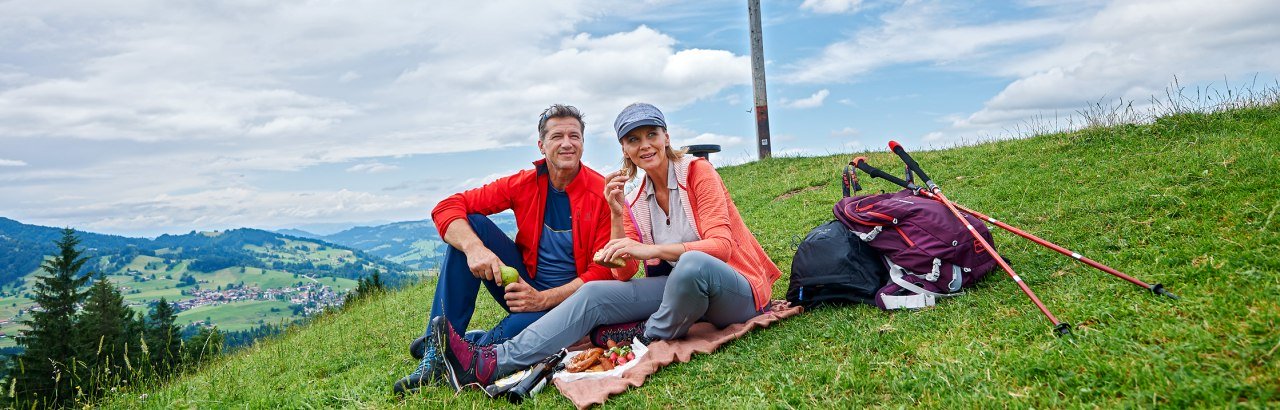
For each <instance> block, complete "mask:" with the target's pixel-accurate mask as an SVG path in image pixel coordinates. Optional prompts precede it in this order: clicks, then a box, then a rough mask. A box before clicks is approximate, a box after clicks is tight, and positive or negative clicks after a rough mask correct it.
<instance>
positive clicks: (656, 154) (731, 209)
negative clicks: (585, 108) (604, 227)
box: [432, 103, 781, 389]
mask: <svg viewBox="0 0 1280 410" xmlns="http://www.w3.org/2000/svg"><path fill="white" fill-rule="evenodd" d="M614 128H615V130H616V131H617V135H618V140H619V144H620V145H621V146H622V153H623V169H622V170H619V171H618V172H614V173H612V174H609V175H608V176H606V177H605V180H606V181H607V182H606V185H605V192H604V194H605V197H606V200H607V201H608V203H609V208H610V211H611V222H612V225H613V228H612V238H613V239H612V240H611V241H609V243H608V244H607V245H605V247H604V248H602V249H601V250H600V251H599V252H598V253H597V254H596V257H595V260H596V263H599V264H601V265H605V266H610V267H611V268H613V269H612V272H613V274H614V276H615V277H616V278H617V279H618V281H608V280H606V281H594V282H588V283H586V284H584V285H583V286H582V288H580V289H578V291H577V292H575V293H574V294H573V295H572V296H570V297H569V298H568V299H566V300H565V301H564V302H563V303H561V304H560V305H559V306H557V307H556V308H554V309H552V310H551V311H550V312H547V314H546V315H545V316H543V317H542V318H541V319H539V320H538V321H536V322H534V323H533V324H532V325H530V326H529V327H528V328H526V329H525V330H524V331H523V332H521V333H520V334H519V335H517V336H516V337H515V338H513V339H511V340H509V341H507V342H504V343H502V344H499V345H494V346H475V345H473V344H471V343H469V342H467V341H466V339H464V338H462V337H461V336H460V335H458V334H457V333H456V332H455V331H454V330H453V329H451V328H450V327H449V324H448V321H441V320H436V321H433V322H432V326H435V327H436V329H435V330H436V331H435V332H433V339H435V340H434V342H435V343H437V346H438V349H439V351H441V352H444V354H443V355H442V356H443V358H444V362H445V363H444V364H445V369H446V373H447V374H448V376H449V377H447V379H448V380H449V381H450V383H451V384H453V386H454V388H456V389H461V388H462V387H463V386H466V385H468V384H482V385H487V384H491V383H492V382H493V381H494V380H496V379H497V378H499V377H501V376H503V375H506V374H509V373H511V372H514V371H516V370H519V369H521V368H525V367H528V366H529V365H532V364H533V363H536V362H538V361H539V360H542V359H543V358H546V357H548V356H550V355H552V354H554V353H556V352H558V351H559V350H560V349H563V348H566V347H568V346H570V345H572V344H573V343H574V342H576V341H578V340H579V339H581V338H582V336H584V335H588V333H590V336H591V340H592V342H594V343H596V344H598V345H603V344H604V343H605V341H606V340H614V341H621V340H631V339H632V338H633V337H635V338H639V339H640V340H641V341H642V342H644V343H646V344H647V343H648V342H650V341H652V340H667V339H678V338H681V337H684V335H685V334H686V333H687V332H688V331H689V327H690V326H692V325H693V324H694V323H695V322H697V321H699V320H702V321H707V322H710V323H711V324H713V325H715V326H717V327H725V326H729V325H731V324H735V323H742V322H745V321H747V320H749V319H751V318H753V317H755V316H756V315H759V314H761V313H763V310H764V308H765V306H766V304H767V303H768V301H769V297H770V296H771V295H772V289H773V282H774V281H776V280H777V279H778V277H779V276H781V272H780V271H778V267H777V266H776V265H774V264H773V262H772V261H771V260H769V257H768V255H766V254H765V252H764V249H762V248H761V247H760V243H759V242H757V241H756V239H755V237H754V236H753V235H752V234H751V232H750V231H749V230H748V229H747V226H746V224H744V223H743V221H742V216H741V215H739V214H738V209H737V207H736V206H735V205H734V203H733V200H732V199H730V197H729V193H728V191H727V190H726V188H725V186H724V183H723V182H722V181H721V180H720V175H719V174H718V173H716V171H715V169H714V168H713V167H712V166H711V164H710V163H708V162H707V161H705V160H702V159H696V158H692V157H688V156H684V155H683V154H682V153H681V152H679V151H675V150H673V149H672V148H671V138H670V136H669V135H668V134H667V130H666V128H667V124H666V118H665V117H663V115H662V112H661V111H659V110H658V109H657V108H656V107H654V106H652V105H649V104H644V103H636V104H632V105H630V106H628V107H627V108H625V109H623V110H622V113H621V114H619V115H618V119H617V120H616V121H615V122H614ZM636 168H640V169H643V170H644V171H645V175H646V177H645V179H644V180H643V181H642V182H641V184H640V186H639V188H637V189H636V190H635V191H633V192H632V194H631V195H630V198H627V195H625V194H624V193H623V187H624V186H625V184H626V183H627V181H628V180H629V179H630V177H629V176H631V175H635V174H636V172H635V171H636ZM637 261H644V263H645V272H646V275H645V277H643V278H636V279H632V277H633V276H634V275H635V273H636V271H637V265H638V264H637ZM618 323H621V324H618ZM602 325H606V326H602ZM593 329H594V330H593Z"/></svg>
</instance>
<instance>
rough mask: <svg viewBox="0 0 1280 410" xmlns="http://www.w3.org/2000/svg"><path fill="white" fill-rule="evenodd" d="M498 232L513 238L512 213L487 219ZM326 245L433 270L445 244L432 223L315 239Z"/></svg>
mask: <svg viewBox="0 0 1280 410" xmlns="http://www.w3.org/2000/svg"><path fill="white" fill-rule="evenodd" d="M490 219H492V220H493V222H494V224H495V225H497V226H498V228H500V229H502V230H503V231H504V232H507V234H508V235H510V236H513V237H514V235H515V232H516V223H515V217H514V216H513V215H511V213H509V212H508V213H500V214H496V215H492V216H490ZM318 239H322V240H325V241H328V242H332V243H336V244H340V245H343V246H347V247H350V248H352V249H359V250H362V251H364V252H366V253H368V254H370V255H373V256H377V257H381V258H383V259H386V260H388V261H391V262H395V263H398V264H402V265H404V266H407V267H409V268H412V269H435V268H436V266H438V265H439V264H440V257H441V256H443V253H444V246H445V243H444V241H443V240H441V239H440V233H439V232H436V227H435V225H434V224H433V223H432V222H431V220H429V219H427V220H421V221H406V222H396V223H390V224H385V225H378V226H359V227H355V228H351V229H347V230H345V231H342V232H338V233H335V234H332V235H324V236H320V237H318Z"/></svg>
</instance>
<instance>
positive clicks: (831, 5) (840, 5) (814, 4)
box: [800, 0, 862, 14]
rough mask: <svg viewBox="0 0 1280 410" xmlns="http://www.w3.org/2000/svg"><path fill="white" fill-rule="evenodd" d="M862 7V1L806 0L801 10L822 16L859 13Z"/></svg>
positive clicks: (801, 5)
mask: <svg viewBox="0 0 1280 410" xmlns="http://www.w3.org/2000/svg"><path fill="white" fill-rule="evenodd" d="M861 5H862V0H804V3H801V4H800V8H801V9H803V10H809V11H812V12H814V13H820V14H840V13H849V12H854V11H857V10H858V8H859V7H860V6H861Z"/></svg>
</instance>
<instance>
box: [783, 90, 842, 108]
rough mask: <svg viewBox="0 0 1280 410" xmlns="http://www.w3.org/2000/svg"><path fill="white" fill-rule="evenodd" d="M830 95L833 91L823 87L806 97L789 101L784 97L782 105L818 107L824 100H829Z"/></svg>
mask: <svg viewBox="0 0 1280 410" xmlns="http://www.w3.org/2000/svg"><path fill="white" fill-rule="evenodd" d="M828 95H831V92H830V91H828V90H827V89H825V88H823V89H821V90H818V91H817V92H815V93H813V95H810V96H808V97H805V98H801V99H799V100H795V101H789V100H785V99H784V100H783V101H782V106H784V107H791V108H801V109H803V108H817V107H821V106H822V104H823V102H825V101H826V100H827V96H828Z"/></svg>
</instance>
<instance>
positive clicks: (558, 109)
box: [538, 104, 587, 140]
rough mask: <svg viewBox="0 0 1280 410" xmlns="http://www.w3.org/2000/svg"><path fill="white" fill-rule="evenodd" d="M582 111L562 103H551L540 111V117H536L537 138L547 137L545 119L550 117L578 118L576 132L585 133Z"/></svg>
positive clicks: (585, 124) (585, 127) (585, 123)
mask: <svg viewBox="0 0 1280 410" xmlns="http://www.w3.org/2000/svg"><path fill="white" fill-rule="evenodd" d="M582 117H584V116H583V115H582V111H578V108H577V107H574V106H572V105H564V104H552V105H551V106H550V107H548V108H547V109H546V110H543V111H542V117H539V118H538V139H539V140H542V139H546V138H547V120H550V119H552V118H573V119H575V120H578V132H581V133H583V134H586V132H587V122H586V121H584V120H583V119H582Z"/></svg>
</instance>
